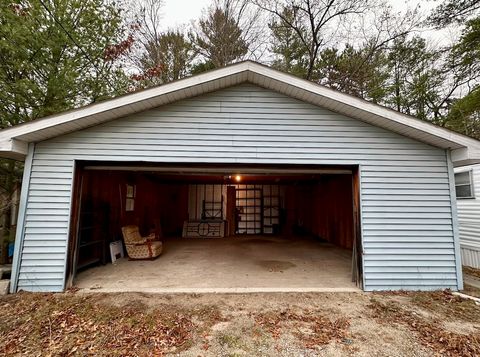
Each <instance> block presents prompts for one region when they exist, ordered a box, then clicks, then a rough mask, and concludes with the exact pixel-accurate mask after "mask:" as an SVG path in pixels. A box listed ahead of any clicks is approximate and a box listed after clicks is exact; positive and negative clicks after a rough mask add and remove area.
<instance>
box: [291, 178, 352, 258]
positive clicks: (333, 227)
mask: <svg viewBox="0 0 480 357" xmlns="http://www.w3.org/2000/svg"><path fill="white" fill-rule="evenodd" d="M285 200H286V208H287V227H295V225H297V226H300V227H301V229H300V231H305V232H308V233H311V234H313V235H316V236H319V237H321V238H323V239H325V240H327V241H329V242H332V243H334V244H336V245H338V246H340V247H344V248H348V249H351V248H352V246H353V234H354V231H353V191H352V176H351V175H328V176H324V177H323V178H321V179H320V180H319V182H318V183H309V184H299V185H296V186H289V187H287V191H286V197H285ZM287 229H288V228H287ZM294 232H295V229H294V228H292V229H291V231H290V232H288V233H294Z"/></svg>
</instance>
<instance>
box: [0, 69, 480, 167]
mask: <svg viewBox="0 0 480 357" xmlns="http://www.w3.org/2000/svg"><path fill="white" fill-rule="evenodd" d="M243 82H249V83H252V84H255V85H258V86H261V87H263V88H267V89H271V90H274V91H277V92H280V93H283V94H285V95H288V96H290V97H293V98H297V99H299V100H302V101H305V102H308V103H311V104H314V105H317V106H320V107H323V108H326V109H329V110H331V111H334V112H337V113H340V114H343V115H346V116H349V117H352V118H355V119H358V120H362V121H364V122H366V123H369V124H372V125H375V126H378V127H381V128H384V129H387V130H390V131H393V132H396V133H398V134H401V135H404V136H407V137H410V138H412V139H415V140H418V141H421V142H424V143H426V144H429V145H432V146H435V147H439V148H443V149H451V150H452V151H451V153H452V160H453V162H454V164H455V166H460V165H466V164H472V163H478V162H480V141H477V140H475V139H473V138H470V137H467V136H465V135H462V134H458V133H455V132H453V131H450V130H448V129H445V128H442V127H439V126H436V125H433V124H431V123H428V122H425V121H421V120H419V119H416V118H414V117H411V116H408V115H405V114H402V113H399V112H396V111H394V110H391V109H388V108H385V107H382V106H380V105H376V104H373V103H370V102H368V101H366V100H363V99H360V98H357V97H354V96H351V95H348V94H344V93H341V92H339V91H336V90H333V89H330V88H327V87H324V86H321V85H318V84H315V83H312V82H310V81H307V80H304V79H300V78H297V77H295V76H292V75H290V74H287V73H283V72H280V71H277V70H274V69H272V68H269V67H267V66H264V65H261V64H259V63H256V62H252V61H245V62H240V63H236V64H233V65H230V66H227V67H224V68H220V69H215V70H212V71H209V72H205V73H201V74H198V75H195V76H192V77H188V78H184V79H181V80H178V81H175V82H171V83H168V84H164V85H160V86H157V87H153V88H149V89H145V90H142V91H138V92H134V93H130V94H125V95H123V96H119V97H116V98H113V99H109V100H105V101H103V102H99V103H94V104H90V105H87V106H85V107H82V108H78V109H74V110H70V111H67V112H63V113H59V114H55V115H51V116H48V117H44V118H41V119H37V120H34V121H31V122H27V123H23V124H19V125H16V126H13V127H10V128H6V129H3V130H1V131H0V157H5V158H14V159H17V160H23V159H24V158H25V156H26V154H27V148H28V143H31V142H39V141H43V140H47V139H50V138H52V137H56V136H59V135H63V134H67V133H70V132H73V131H77V130H81V129H85V128H87V127H90V126H94V125H97V124H101V123H104V122H107V121H110V120H113V119H116V118H120V117H123V116H126V115H129V114H133V113H137V112H141V111H145V110H148V109H151V108H155V107H158V106H161V105H165V104H168V103H172V102H176V101H178V100H181V99H185V98H191V97H195V96H198V95H201V94H204V93H208V92H213V91H216V90H219V89H222V88H226V87H230V86H233V85H237V84H240V83H243Z"/></svg>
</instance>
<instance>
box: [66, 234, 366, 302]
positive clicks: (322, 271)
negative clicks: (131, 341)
mask: <svg viewBox="0 0 480 357" xmlns="http://www.w3.org/2000/svg"><path fill="white" fill-rule="evenodd" d="M351 255H352V253H351V251H349V250H345V249H341V248H337V247H335V246H334V245H331V244H328V243H324V242H320V241H318V240H314V239H309V238H297V237H295V238H290V239H287V238H279V237H262V236H249V237H233V238H221V239H218V238H211V239H183V238H179V239H168V240H166V241H164V252H163V253H162V255H161V256H160V257H159V258H157V259H156V260H154V261H128V260H127V259H126V258H125V259H120V260H117V263H116V264H107V265H105V266H100V267H95V268H91V269H88V270H86V271H84V272H81V273H79V274H78V275H77V279H76V281H75V286H76V287H78V288H80V289H82V290H88V291H91V290H95V291H101V292H150V293H207V292H215V293H245V292H327V291H328V292H346V291H347V292H349V291H359V289H358V288H357V287H356V286H355V284H354V283H352V281H351V265H352V263H351Z"/></svg>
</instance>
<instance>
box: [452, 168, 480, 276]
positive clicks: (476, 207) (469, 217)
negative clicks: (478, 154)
mask: <svg viewBox="0 0 480 357" xmlns="http://www.w3.org/2000/svg"><path fill="white" fill-rule="evenodd" d="M470 170H472V175H473V176H472V178H473V189H474V192H475V198H465V199H462V198H459V199H457V208H458V223H459V235H460V247H461V252H462V263H463V265H468V266H470V267H474V268H478V269H480V165H472V166H464V167H460V168H457V169H455V172H462V171H470Z"/></svg>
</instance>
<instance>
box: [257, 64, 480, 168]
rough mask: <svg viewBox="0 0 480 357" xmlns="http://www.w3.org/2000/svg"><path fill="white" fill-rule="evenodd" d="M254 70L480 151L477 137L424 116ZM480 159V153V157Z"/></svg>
mask: <svg viewBox="0 0 480 357" xmlns="http://www.w3.org/2000/svg"><path fill="white" fill-rule="evenodd" d="M249 65H250V70H251V71H252V72H255V73H257V74H259V75H262V76H267V77H269V78H271V79H274V80H277V81H279V82H282V83H285V84H288V85H291V86H295V87H297V88H299V89H302V90H305V91H308V92H310V93H313V94H316V95H319V96H321V97H323V98H327V99H330V100H332V101H335V102H337V103H341V104H343V105H346V106H349V107H353V108H355V109H359V110H361V111H363V112H365V113H366V114H368V113H370V114H374V115H377V116H380V117H382V118H385V119H387V120H388V121H391V122H394V123H397V124H400V125H401V126H406V127H409V128H412V129H415V130H418V131H421V132H425V133H427V134H430V135H433V136H436V137H438V138H441V139H443V140H447V141H450V142H452V143H453V144H457V145H458V146H464V147H469V146H470V147H475V148H477V149H478V150H479V151H480V141H478V140H475V139H473V138H470V137H467V136H464V135H462V134H458V133H455V132H453V131H451V130H448V129H445V128H442V127H439V126H436V125H434V124H431V123H429V122H425V121H422V120H420V119H417V118H414V117H411V116H408V115H406V114H402V113H399V112H397V111H394V110H392V109H389V108H385V107H382V106H380V105H377V104H374V103H370V102H368V101H366V100H364V99H360V98H357V97H354V96H351V95H348V94H344V93H341V92H339V91H336V90H333V89H330V88H327V87H324V86H320V85H317V84H315V83H312V82H309V81H306V80H303V79H301V78H298V77H295V76H293V75H290V74H287V73H283V72H279V71H275V70H272V69H270V68H268V67H266V66H263V65H260V64H257V63H249ZM478 159H480V157H478Z"/></svg>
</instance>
